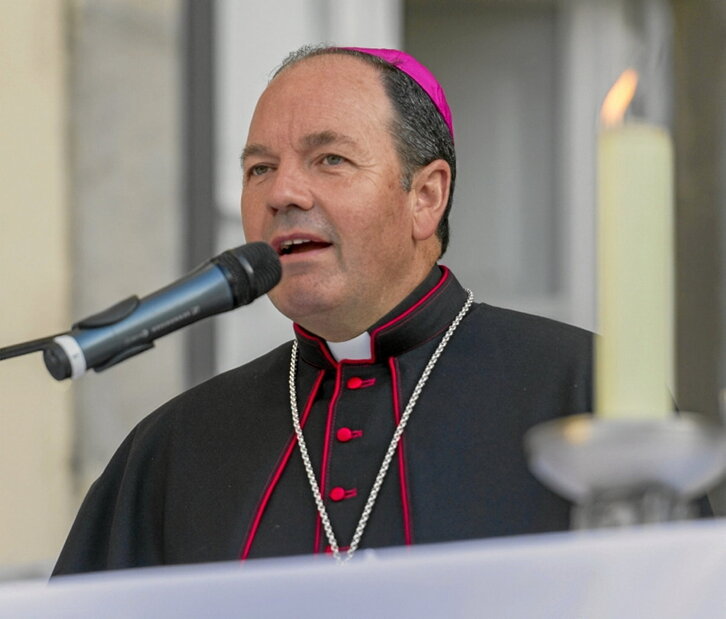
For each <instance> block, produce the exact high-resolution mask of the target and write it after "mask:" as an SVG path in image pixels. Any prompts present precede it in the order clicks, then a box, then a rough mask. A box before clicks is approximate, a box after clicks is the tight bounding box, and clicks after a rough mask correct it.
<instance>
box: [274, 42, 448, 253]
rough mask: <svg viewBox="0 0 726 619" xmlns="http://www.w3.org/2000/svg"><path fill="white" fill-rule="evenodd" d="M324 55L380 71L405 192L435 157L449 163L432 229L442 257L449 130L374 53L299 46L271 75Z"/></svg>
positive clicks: (416, 89)
mask: <svg viewBox="0 0 726 619" xmlns="http://www.w3.org/2000/svg"><path fill="white" fill-rule="evenodd" d="M326 54H327V55H331V54H333V55H334V54H338V55H344V56H354V57H356V58H360V59H361V60H363V61H364V62H367V63H368V64H370V65H373V66H374V67H376V68H377V69H378V70H379V71H380V73H381V76H382V79H383V86H384V88H385V90H386V94H387V95H388V98H389V99H390V101H391V104H392V106H393V110H394V117H393V119H392V121H391V126H390V132H391V136H392V137H393V140H394V143H395V145H396V150H397V152H398V157H399V159H400V162H401V168H402V171H403V176H402V178H401V184H402V186H403V189H404V190H405V191H410V190H411V183H412V181H413V175H414V173H415V172H416V171H417V170H420V169H421V168H423V167H424V166H426V165H428V164H429V163H431V162H432V161H436V160H437V159H443V160H444V161H445V162H446V163H448V164H449V168H450V169H451V186H450V189H449V200H448V202H447V203H446V209H445V210H444V215H443V217H442V218H441V221H440V222H439V226H438V228H437V230H436V236H437V237H438V239H439V242H440V243H441V253H440V254H439V257H441V256H443V255H444V252H445V251H446V248H447V247H448V245H449V211H451V205H452V203H453V199H454V184H455V181H456V151H455V150H454V138H453V136H452V135H451V133H450V132H449V128H448V127H447V126H446V123H445V122H444V119H443V118H442V116H441V114H440V113H439V111H438V109H436V106H435V104H434V102H433V101H432V100H431V98H430V97H429V96H428V95H427V94H426V92H425V91H424V90H423V88H421V86H419V85H418V84H417V83H416V81H415V80H414V79H413V78H411V77H409V76H408V75H407V74H406V73H404V72H403V71H399V70H398V69H397V68H396V67H395V66H394V65H392V64H390V63H389V62H386V61H385V60H383V59H382V58H379V57H378V56H372V55H370V54H366V53H364V52H359V51H356V50H352V49H344V48H340V47H332V46H328V45H320V46H312V45H306V46H303V47H301V48H300V49H298V50H296V51H294V52H292V53H291V54H290V55H289V56H288V57H287V58H285V60H284V61H283V62H282V64H281V65H280V67H279V68H278V69H277V70H276V71H275V72H274V75H273V78H274V77H276V76H277V75H278V74H279V73H280V72H281V71H284V70H285V69H287V68H288V67H291V66H293V65H295V64H297V63H298V62H300V61H302V60H305V59H306V58H311V57H314V56H323V55H326Z"/></svg>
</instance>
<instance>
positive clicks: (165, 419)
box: [135, 342, 291, 441]
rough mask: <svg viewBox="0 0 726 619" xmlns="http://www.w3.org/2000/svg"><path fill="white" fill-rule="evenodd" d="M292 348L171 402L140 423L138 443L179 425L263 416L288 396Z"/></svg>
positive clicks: (277, 350) (285, 347)
mask: <svg viewBox="0 0 726 619" xmlns="http://www.w3.org/2000/svg"><path fill="white" fill-rule="evenodd" d="M290 347H291V343H290V342H287V343H285V344H282V345H280V346H278V347H277V348H275V349H273V350H271V351H270V352H268V353H266V354H265V355H262V356H261V357H258V358H257V359H255V360H253V361H250V362H249V363H246V364H244V365H242V366H239V367H237V368H234V369H232V370H229V371H227V372H223V373H221V374H218V375H217V376H214V377H212V378H210V379H209V380H206V381H204V382H202V383H200V384H199V385H196V386H195V387H192V388H191V389H189V390H187V391H185V392H183V393H181V394H180V395H178V396H176V397H174V398H173V399H171V400H169V401H168V402H166V403H165V404H163V405H162V406H161V407H159V408H158V409H157V410H156V411H154V412H153V413H151V414H150V415H148V416H147V417H146V418H145V419H143V420H142V421H141V422H140V423H139V425H138V426H137V428H136V429H135V434H136V440H137V441H138V440H142V439H143V438H144V437H145V436H148V435H155V434H158V433H159V432H160V431H161V432H167V431H168V430H169V429H171V428H173V427H175V426H178V425H179V424H181V425H183V426H187V427H188V426H206V425H208V424H217V423H220V422H223V421H224V420H225V419H228V420H229V419H230V418H231V417H239V416H240V415H244V416H245V417H247V418H254V417H257V416H264V411H265V410H268V409H269V408H270V407H271V406H273V405H274V402H273V400H275V399H276V398H281V397H282V398H284V397H286V396H285V394H287V387H286V385H287V373H288V364H289V359H290ZM222 425H224V424H222ZM200 429H201V428H200Z"/></svg>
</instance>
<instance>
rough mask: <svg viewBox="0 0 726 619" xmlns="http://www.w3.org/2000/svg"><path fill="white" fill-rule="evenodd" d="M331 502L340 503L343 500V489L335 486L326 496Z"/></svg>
mask: <svg viewBox="0 0 726 619" xmlns="http://www.w3.org/2000/svg"><path fill="white" fill-rule="evenodd" d="M328 496H329V497H330V500H331V501H342V500H343V499H344V498H345V488H341V487H340V486H336V487H335V488H333V489H332V490H331V491H330V494H329V495H328Z"/></svg>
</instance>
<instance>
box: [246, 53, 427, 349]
mask: <svg viewBox="0 0 726 619" xmlns="http://www.w3.org/2000/svg"><path fill="white" fill-rule="evenodd" d="M391 117H392V108H391V104H390V102H389V100H388V98H387V96H386V94H385V91H384V88H383V85H382V83H381V80H380V76H379V74H378V71H377V70H376V69H375V68H374V67H372V66H370V65H368V64H366V63H365V62H363V61H361V60H359V59H356V58H352V57H349V56H339V55H338V56H333V55H325V56H317V57H313V58H309V59H306V60H304V61H302V62H300V63H298V64H296V65H294V66H292V67H290V68H288V69H286V70H284V71H283V72H282V73H280V74H279V75H278V76H277V77H276V78H275V79H274V80H273V81H272V82H271V84H270V85H269V87H268V88H267V90H266V91H265V92H264V93H263V95H262V97H261V98H260V100H259V102H258V105H257V108H256V110H255V113H254V116H253V119H252V123H251V126H250V130H249V135H248V139H247V145H246V147H245V150H244V153H243V175H244V186H243V190H242V218H243V225H244V231H245V236H246V238H247V241H260V240H262V241H266V242H268V243H270V244H271V245H272V246H273V247H274V248H275V249H276V250H277V251H278V254H280V259H281V262H282V267H283V278H282V281H281V283H280V284H279V285H278V286H277V287H276V288H275V289H274V290H273V291H272V292H271V293H270V298H271V299H272V302H273V303H274V304H275V306H276V307H277V308H278V309H279V310H280V311H281V312H282V313H283V314H285V315H286V316H288V317H289V318H291V319H292V320H295V321H296V322H298V323H300V324H301V325H302V326H304V327H306V328H308V329H310V330H311V331H313V332H315V333H317V334H319V335H321V336H323V337H326V338H327V339H330V340H344V339H348V338H350V337H353V336H355V335H357V334H359V333H361V332H362V331H364V330H365V329H366V328H367V327H369V326H370V325H371V324H372V323H374V322H375V321H376V320H378V319H379V318H380V317H381V316H383V315H384V314H385V313H387V312H388V311H389V310H391V309H392V308H393V307H394V306H395V305H396V304H397V303H398V302H400V301H401V300H402V299H403V298H404V297H405V296H406V295H407V294H408V293H409V292H410V291H411V290H413V288H415V286H416V285H417V284H418V283H419V282H420V281H421V280H422V279H423V278H424V277H425V275H426V273H427V272H428V269H429V268H430V266H431V264H430V262H429V261H428V260H427V259H424V258H423V257H422V255H421V251H420V250H419V251H417V250H416V241H415V239H414V234H413V210H414V209H413V205H414V202H415V198H414V192H406V191H404V189H403V187H402V184H401V166H400V163H399V159H398V156H397V153H396V150H395V146H394V142H393V139H392V137H391V135H390V133H389V123H390V120H391Z"/></svg>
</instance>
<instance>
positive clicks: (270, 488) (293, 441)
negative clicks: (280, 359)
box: [240, 370, 325, 561]
mask: <svg viewBox="0 0 726 619" xmlns="http://www.w3.org/2000/svg"><path fill="white" fill-rule="evenodd" d="M323 376H325V371H324V370H320V371H319V372H318V377H317V378H316V379H315V383H314V384H313V389H312V391H311V392H310V395H309V396H308V401H307V402H306V403H305V410H304V411H303V416H302V419H301V420H300V425H301V426H304V425H305V422H306V421H307V419H308V415H309V414H310V411H311V410H312V408H313V401H314V400H315V395H316V394H317V392H318V389H319V388H320V383H322V381H323ZM295 445H297V436H295V434H293V435H292V437H290V440H289V441H288V443H287V446H286V447H285V450H284V452H283V456H282V458H281V459H280V463H279V464H278V465H277V469H275V472H274V473H273V475H272V478H271V479H270V481H269V483H268V484H267V488H266V489H265V492H264V494H263V495H262V499H261V500H260V503H259V505H258V506H257V511H256V512H255V517H254V520H253V521H252V525H251V526H250V531H249V533H248V534H247V541H246V542H245V545H244V548H243V549H242V553H241V554H240V560H241V561H244V560H245V559H247V557H248V556H249V554H250V550H251V549H252V542H253V540H254V539H255V536H256V535H257V530H258V528H259V526H260V522H261V521H262V516H263V514H264V513H265V509H267V503H268V502H269V501H270V497H271V496H272V493H273V492H274V490H275V487H276V486H277V482H278V481H280V477H282V473H283V471H284V470H285V467H286V466H287V463H288V462H289V460H290V456H291V455H292V451H293V449H294V448H295Z"/></svg>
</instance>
